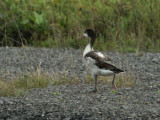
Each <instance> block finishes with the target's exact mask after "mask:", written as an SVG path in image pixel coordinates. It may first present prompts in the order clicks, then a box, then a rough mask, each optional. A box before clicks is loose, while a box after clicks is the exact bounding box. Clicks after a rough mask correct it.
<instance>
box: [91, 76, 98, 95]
mask: <svg viewBox="0 0 160 120" xmlns="http://www.w3.org/2000/svg"><path fill="white" fill-rule="evenodd" d="M97 77H98V76H97V75H93V78H94V80H95V89H94V90H93V91H91V92H97Z"/></svg>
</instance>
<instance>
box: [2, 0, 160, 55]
mask: <svg viewBox="0 0 160 120" xmlns="http://www.w3.org/2000/svg"><path fill="white" fill-rule="evenodd" d="M159 6H160V1H159V0H145V1H144V0H107V1H106V0H99V1H96V0H77V1H75V0H28V1H27V0H23V1H22V0H4V1H0V11H1V12H0V39H1V41H0V46H22V45H27V46H28V45H32V46H36V47H56V48H59V47H74V48H77V49H79V48H82V47H84V46H85V45H86V42H87V41H85V40H84V41H78V40H76V38H77V36H79V35H80V34H82V32H83V30H84V29H86V28H93V29H95V30H96V32H97V36H98V41H97V42H96V44H95V48H96V49H97V48H98V49H99V50H113V49H114V50H116V51H120V52H139V51H152V52H160V47H159V46H160V35H159V33H160V12H159V11H160V7H159ZM108 43H109V44H108Z"/></svg>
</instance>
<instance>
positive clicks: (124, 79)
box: [85, 73, 136, 88]
mask: <svg viewBox="0 0 160 120" xmlns="http://www.w3.org/2000/svg"><path fill="white" fill-rule="evenodd" d="M112 80H113V76H107V77H106V76H99V77H98V83H99V84H108V85H111V84H112ZM85 83H88V84H91V83H92V84H94V80H93V78H92V76H91V75H88V76H86V78H85ZM115 83H116V85H117V87H118V88H128V87H132V86H134V85H136V78H135V77H134V76H133V75H132V74H130V73H122V74H119V75H116V78H115Z"/></svg>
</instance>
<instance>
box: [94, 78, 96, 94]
mask: <svg viewBox="0 0 160 120" xmlns="http://www.w3.org/2000/svg"><path fill="white" fill-rule="evenodd" d="M94 80H95V90H94V91H95V92H97V75H95V76H94Z"/></svg>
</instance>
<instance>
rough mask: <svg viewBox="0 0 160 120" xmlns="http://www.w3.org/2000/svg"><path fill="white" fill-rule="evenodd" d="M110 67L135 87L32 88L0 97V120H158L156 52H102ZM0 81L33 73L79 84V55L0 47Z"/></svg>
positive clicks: (158, 62) (159, 86) (159, 96)
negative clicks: (116, 66)
mask: <svg viewBox="0 0 160 120" xmlns="http://www.w3.org/2000/svg"><path fill="white" fill-rule="evenodd" d="M106 54H108V55H109V56H110V57H111V58H112V60H113V61H112V62H113V63H114V64H120V65H119V67H120V68H122V69H123V70H128V69H129V70H130V71H131V72H132V73H133V74H134V75H135V76H136V78H137V85H135V86H133V87H129V88H118V92H117V93H114V92H113V90H112V89H111V87H110V85H102V84H99V85H98V90H99V91H98V92H97V93H90V92H89V91H91V90H92V89H93V86H94V84H85V83H83V82H82V83H81V84H78V85H61V86H48V87H47V88H45V89H32V90H29V91H27V94H26V95H25V96H23V97H19V98H16V97H2V96H0V119H1V120H32V119H33V120H108V119H112V120H114V119H116V120H117V119H123V120H124V119H144V120H149V119H157V120H158V119H160V53H145V54H143V55H142V56H136V55H135V54H133V53H125V54H121V53H116V52H106ZM0 56H1V57H0V77H1V79H8V78H14V77H16V76H18V75H22V74H26V73H28V72H32V71H34V70H35V69H36V68H37V66H38V65H40V66H41V69H42V71H43V72H48V73H58V72H59V73H64V72H65V73H66V72H67V74H69V75H70V76H71V77H72V76H78V77H79V78H80V79H81V80H82V81H83V76H84V75H85V74H87V73H86V71H85V67H84V66H83V64H82V51H81V50H74V49H59V50H56V49H44V48H6V47H1V48H0Z"/></svg>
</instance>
